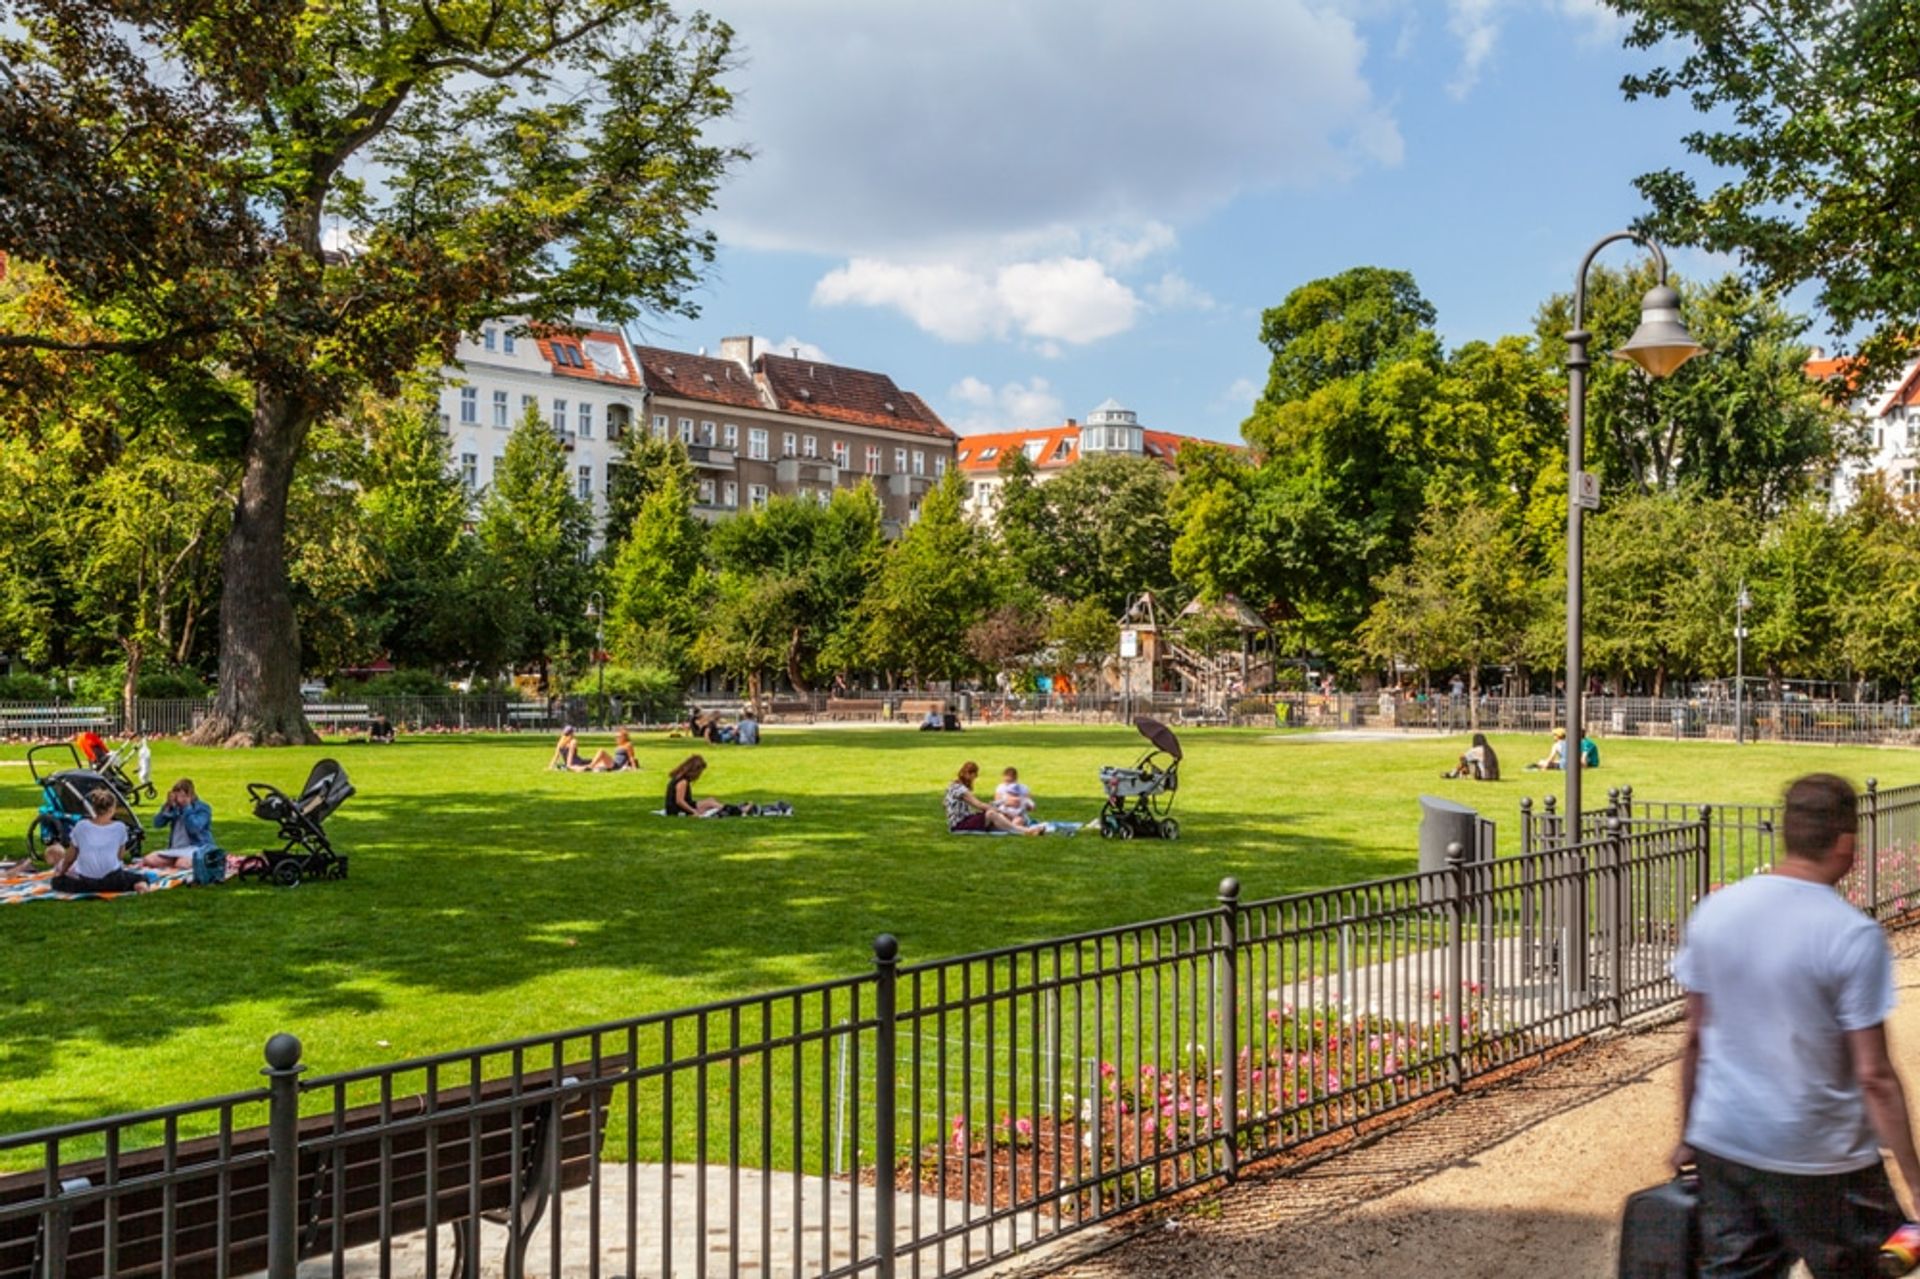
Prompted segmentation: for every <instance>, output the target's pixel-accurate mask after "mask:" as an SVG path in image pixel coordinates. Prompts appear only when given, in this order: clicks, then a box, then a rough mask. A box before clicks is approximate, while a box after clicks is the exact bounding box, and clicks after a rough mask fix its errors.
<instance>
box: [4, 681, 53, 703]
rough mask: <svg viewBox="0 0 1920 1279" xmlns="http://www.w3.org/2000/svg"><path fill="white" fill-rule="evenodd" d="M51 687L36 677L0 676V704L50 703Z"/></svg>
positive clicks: (51, 698) (51, 697)
mask: <svg viewBox="0 0 1920 1279" xmlns="http://www.w3.org/2000/svg"><path fill="white" fill-rule="evenodd" d="M53 696H54V694H53V685H51V684H49V683H47V681H46V680H44V679H42V678H40V677H39V676H38V675H0V702H50V701H52V700H53Z"/></svg>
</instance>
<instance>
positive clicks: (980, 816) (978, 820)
mask: <svg viewBox="0 0 1920 1279" xmlns="http://www.w3.org/2000/svg"><path fill="white" fill-rule="evenodd" d="M985 829H987V815H986V814H985V813H968V814H967V815H966V816H965V817H962V818H961V819H960V820H959V821H957V822H954V823H953V824H952V825H950V826H948V827H947V830H948V832H949V833H952V832H955V831H963V830H985Z"/></svg>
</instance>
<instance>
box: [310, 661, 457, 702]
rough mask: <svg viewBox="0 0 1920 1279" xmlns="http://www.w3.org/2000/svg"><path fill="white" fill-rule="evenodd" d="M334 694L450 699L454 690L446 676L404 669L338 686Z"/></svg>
mask: <svg viewBox="0 0 1920 1279" xmlns="http://www.w3.org/2000/svg"><path fill="white" fill-rule="evenodd" d="M330 692H331V693H332V695H333V696H334V697H335V698H354V697H447V696H449V695H451V694H452V692H453V690H452V688H450V687H449V686H448V684H447V681H446V678H445V677H444V676H440V675H436V674H434V673H433V672H432V671H423V670H418V669H408V668H405V667H402V668H401V669H399V670H394V671H387V672H385V673H383V674H380V675H369V676H368V677H367V678H366V679H362V680H349V681H346V682H344V683H341V684H338V685H336V686H335V687H334V688H333V689H331V690H330Z"/></svg>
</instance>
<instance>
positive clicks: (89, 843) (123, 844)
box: [47, 786, 148, 893]
mask: <svg viewBox="0 0 1920 1279" xmlns="http://www.w3.org/2000/svg"><path fill="white" fill-rule="evenodd" d="M87 809H88V816H87V819H86V820H85V821H83V822H76V823H75V824H74V827H73V831H72V833H71V834H69V835H68V836H67V838H68V840H69V841H70V842H69V843H67V844H66V845H60V844H49V845H48V846H47V860H48V861H50V862H52V863H53V891H55V892H56V893H144V892H146V891H147V888H148V884H147V881H146V880H145V879H144V878H143V877H142V876H139V875H136V874H134V873H133V872H132V871H130V870H128V869H127V868H126V867H125V866H124V865H122V864H121V859H122V857H124V856H125V854H126V851H127V826H126V823H125V822H122V821H121V820H120V818H119V816H118V813H119V801H118V800H117V799H115V798H114V795H113V792H112V791H110V790H108V789H107V788H106V787H104V786H102V787H101V788H100V789H98V790H96V791H94V792H93V793H92V794H90V795H88V796H87Z"/></svg>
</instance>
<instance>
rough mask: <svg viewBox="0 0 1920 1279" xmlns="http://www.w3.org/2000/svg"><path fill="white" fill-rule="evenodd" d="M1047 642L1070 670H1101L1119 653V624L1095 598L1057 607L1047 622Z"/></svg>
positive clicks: (1062, 663) (1063, 664) (1061, 662)
mask: <svg viewBox="0 0 1920 1279" xmlns="http://www.w3.org/2000/svg"><path fill="white" fill-rule="evenodd" d="M1047 641H1048V643H1050V644H1051V645H1052V646H1053V651H1054V655H1055V656H1056V657H1057V658H1058V659H1059V661H1060V664H1061V665H1062V666H1063V667H1065V668H1066V669H1068V670H1081V669H1085V668H1089V667H1091V668H1092V669H1094V670H1098V669H1099V668H1100V667H1102V666H1104V665H1105V664H1106V663H1107V661H1108V660H1109V659H1110V658H1112V657H1113V656H1114V655H1115V654H1116V653H1118V652H1119V651H1120V623H1119V622H1118V621H1116V620H1115V615H1114V614H1113V613H1112V612H1110V611H1108V609H1107V606H1106V605H1105V604H1103V603H1101V602H1100V601H1099V600H1096V599H1082V600H1075V601H1073V602H1072V603H1070V604H1057V605H1055V606H1054V609H1053V613H1052V615H1051V616H1050V617H1049V618H1048V619H1047Z"/></svg>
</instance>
